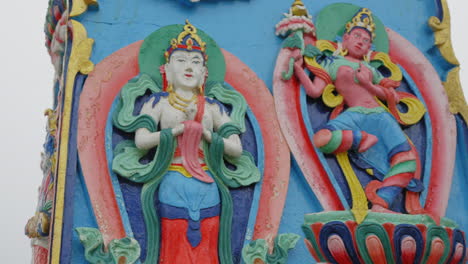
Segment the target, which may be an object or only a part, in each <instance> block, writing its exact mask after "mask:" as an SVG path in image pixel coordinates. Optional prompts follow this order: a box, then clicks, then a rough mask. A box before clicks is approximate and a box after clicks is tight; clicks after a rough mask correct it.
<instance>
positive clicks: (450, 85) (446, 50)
mask: <svg viewBox="0 0 468 264" xmlns="http://www.w3.org/2000/svg"><path fill="white" fill-rule="evenodd" d="M441 4H442V12H443V18H442V21H440V19H439V18H437V17H431V18H430V19H429V22H428V23H429V26H430V27H431V28H432V30H433V31H434V39H435V41H434V45H436V46H437V47H438V48H439V50H440V53H441V54H442V57H444V59H445V60H446V61H447V62H449V63H450V64H453V65H455V66H457V67H455V68H454V69H452V70H451V71H450V72H449V73H448V74H447V80H446V81H445V82H444V83H443V85H444V88H445V91H446V92H447V96H448V99H449V105H450V112H451V113H452V114H460V115H461V116H462V117H463V119H464V120H465V122H468V105H467V103H466V100H465V96H464V94H463V90H462V87H461V83H460V67H458V66H460V62H459V61H458V59H457V57H456V56H455V52H454V50H453V46H452V39H451V38H450V36H451V24H450V11H449V8H448V4H447V1H446V0H441Z"/></svg>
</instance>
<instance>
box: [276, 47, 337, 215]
mask: <svg viewBox="0 0 468 264" xmlns="http://www.w3.org/2000/svg"><path fill="white" fill-rule="evenodd" d="M290 54H291V51H290V50H288V49H282V50H281V51H280V53H279V55H278V59H277V60H276V67H275V72H274V75H273V93H274V95H275V106H276V113H277V115H278V120H279V122H280V125H281V129H282V131H283V135H284V137H285V138H286V141H287V142H288V145H289V148H290V149H291V152H292V153H293V155H294V158H295V159H296V161H297V164H298V165H299V167H300V168H301V171H302V173H303V174H304V177H305V179H306V181H307V183H308V184H309V186H310V187H311V188H312V191H313V192H314V194H315V196H316V197H317V199H318V200H319V202H320V204H321V205H322V207H323V209H324V210H325V211H339V210H344V207H343V204H342V203H341V201H340V198H339V197H338V194H337V193H336V191H335V187H333V184H332V183H331V181H330V179H329V177H328V174H327V172H326V171H325V169H324V167H323V166H322V164H321V162H320V159H319V157H318V155H317V153H316V151H315V149H314V146H313V145H312V142H311V141H310V139H309V134H308V133H307V129H306V127H305V125H304V117H303V116H302V112H301V102H300V94H299V92H300V84H299V82H298V81H297V80H296V78H294V77H293V78H291V79H290V80H289V81H283V79H282V78H281V74H282V72H283V71H285V70H286V69H287V68H288V62H289V58H290Z"/></svg>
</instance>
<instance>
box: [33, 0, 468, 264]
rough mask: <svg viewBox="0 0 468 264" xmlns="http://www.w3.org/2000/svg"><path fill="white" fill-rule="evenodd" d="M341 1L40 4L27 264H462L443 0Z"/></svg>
mask: <svg viewBox="0 0 468 264" xmlns="http://www.w3.org/2000/svg"><path fill="white" fill-rule="evenodd" d="M344 2H346V3H333V4H330V3H329V1H327V0H307V1H304V3H303V2H302V1H301V0H295V1H294V3H293V4H292V6H291V7H290V9H289V12H288V13H287V14H285V16H284V17H283V18H282V19H281V21H280V22H279V23H278V24H277V25H276V28H274V27H273V26H272V25H273V24H274V23H276V22H277V21H278V18H279V16H280V13H281V12H282V11H284V10H285V8H287V6H285V3H284V1H267V0H250V1H229V0H225V1H222V0H218V1H208V0H200V1H197V0H171V1H157V0H141V1H132V0H121V1H119V3H118V4H115V3H114V2H113V1H101V2H99V3H98V1H96V0H69V1H64V0H50V1H49V10H48V14H47V23H46V40H47V45H46V46H47V48H48V51H49V53H50V55H51V58H52V63H53V66H54V69H55V70H56V76H55V79H54V80H55V83H54V88H53V89H54V105H53V106H52V107H51V109H49V110H47V111H46V115H47V116H48V126H47V132H48V135H47V138H46V144H44V153H43V162H42V164H41V167H42V169H43V174H44V180H43V184H42V186H41V187H40V189H39V202H38V206H37V211H36V212H34V214H33V215H34V216H33V217H32V218H31V219H30V220H29V221H28V223H27V225H26V228H25V232H26V235H27V236H29V237H30V238H31V241H32V245H33V263H35V264H49V263H51V264H55V263H64V264H67V263H73V264H75V263H116V264H117V263H118V264H123V263H136V264H140V263H143V264H157V263H159V264H162V263H170V264H186V263H197V264H198V263H200V264H201V263H203V264H206V263H210V264H211V263H219V264H241V263H245V264H262V263H263V264H286V263H288V264H298V263H314V260H315V261H316V262H320V263H346V264H347V263H418V264H419V263H457V264H458V263H463V261H464V259H466V256H467V250H466V236H465V233H464V232H463V230H467V229H468V218H467V217H468V216H467V214H466V212H467V210H468V202H466V201H467V199H466V198H467V196H466V189H467V188H468V181H467V179H468V165H467V164H468V162H467V161H466V160H467V158H466V157H468V154H467V153H468V148H467V147H466V146H468V143H467V142H468V126H467V123H466V118H467V117H468V115H467V113H468V106H466V102H465V101H464V100H462V99H461V98H463V94H462V93H461V90H460V85H459V80H458V78H457V73H458V69H459V67H458V66H459V65H458V61H457V60H456V58H455V56H454V53H453V50H452V49H451V44H450V39H449V38H448V37H447V36H449V35H450V34H449V32H450V22H449V13H448V9H447V5H446V1H445V0H435V1H418V0H392V1H368V0H344ZM304 4H306V5H307V6H308V7H309V10H308V9H306V7H305V5H304ZM403 6H404V8H405V9H404V12H402V9H401V8H403ZM309 11H310V12H309ZM312 11H313V12H312ZM406 12H408V13H411V14H412V15H411V16H407V15H406ZM250 14H255V15H254V16H253V15H250ZM311 14H314V16H312V15H311ZM184 21H185V23H183V22H184ZM189 21H190V22H189ZM177 23H182V24H177ZM394 29H397V30H398V31H401V32H398V33H397V32H395V31H394ZM431 29H432V30H434V32H432V31H431ZM274 30H276V35H279V36H281V37H283V38H284V41H283V42H282V43H280V39H279V38H278V37H277V36H276V35H275V34H273V31H274ZM400 33H401V35H400ZM403 36H404V37H403ZM215 40H216V41H215ZM278 50H279V54H278ZM276 54H278V56H276ZM275 61H276V64H275ZM291 154H292V155H291Z"/></svg>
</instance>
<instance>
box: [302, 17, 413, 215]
mask: <svg viewBox="0 0 468 264" xmlns="http://www.w3.org/2000/svg"><path fill="white" fill-rule="evenodd" d="M375 28H376V26H375V24H374V21H373V18H372V14H371V11H370V10H369V9H367V8H361V9H360V10H359V11H358V12H357V14H356V15H355V16H354V17H353V18H352V20H351V21H350V22H348V23H347V24H346V29H345V33H344V35H343V38H342V43H338V45H337V47H336V51H335V52H334V53H333V54H320V55H318V56H317V57H315V58H314V61H313V63H309V62H310V61H311V60H309V61H308V58H306V67H307V68H308V69H309V70H310V71H311V72H312V73H313V74H314V75H315V77H314V78H313V79H312V80H311V78H309V76H308V75H307V74H306V73H305V72H304V70H303V69H302V68H303V57H302V56H301V55H300V53H299V50H296V51H295V52H296V54H295V57H296V62H295V65H294V69H295V71H294V72H295V74H296V76H297V77H298V79H299V80H300V81H301V83H302V85H303V86H304V88H305V91H306V93H307V95H308V96H310V97H313V98H317V97H319V96H321V95H322V94H323V93H324V91H325V90H326V89H328V88H329V86H331V87H333V86H334V88H335V89H336V92H337V93H338V94H339V96H341V97H342V99H343V102H342V104H341V105H339V106H338V107H337V108H335V110H334V111H333V112H332V115H331V120H330V121H329V122H328V123H327V124H326V126H325V127H323V128H321V129H320V130H319V131H317V132H316V133H315V134H314V136H313V142H314V145H315V146H316V147H318V148H319V149H320V150H321V151H322V152H324V153H333V154H338V153H343V152H346V151H350V152H353V153H354V154H356V156H357V157H358V158H357V159H354V161H355V164H356V165H358V166H359V167H361V168H363V169H366V170H368V171H372V173H371V174H372V175H373V176H374V177H375V178H376V180H373V181H371V182H370V183H369V184H368V185H367V186H366V196H367V199H368V200H369V201H370V202H371V203H372V205H373V207H372V209H373V210H374V211H379V212H389V210H388V209H389V208H391V206H392V204H393V203H394V202H395V200H396V197H397V196H398V195H399V194H400V193H402V191H403V190H404V189H406V190H407V191H410V192H413V193H414V194H416V193H418V192H420V191H421V190H422V184H421V181H420V180H419V175H418V174H419V160H418V154H417V152H416V150H415V148H414V146H413V144H412V143H411V142H410V140H409V139H408V138H407V137H406V135H405V134H404V132H403V131H402V129H401V127H400V126H399V124H398V121H397V120H396V118H395V117H394V116H393V115H392V113H389V112H388V111H387V109H386V108H385V107H384V106H383V105H382V103H381V102H379V99H380V100H382V101H386V102H387V104H388V105H389V108H391V107H390V105H393V106H394V105H395V104H396V103H398V102H399V101H400V99H401V98H400V96H399V93H397V92H396V91H395V88H396V87H398V85H399V82H396V81H392V80H390V79H388V78H384V76H383V75H382V74H381V73H380V72H379V71H378V70H377V69H376V68H375V67H373V66H372V65H371V64H370V57H371V54H372V50H371V47H372V42H373V40H374V38H375ZM309 59H310V58H309ZM345 105H346V106H347V107H348V108H345V107H344V106H345ZM406 210H407V211H408V212H409V213H412V214H415V213H422V209H421V207H420V205H419V203H412V204H409V203H406Z"/></svg>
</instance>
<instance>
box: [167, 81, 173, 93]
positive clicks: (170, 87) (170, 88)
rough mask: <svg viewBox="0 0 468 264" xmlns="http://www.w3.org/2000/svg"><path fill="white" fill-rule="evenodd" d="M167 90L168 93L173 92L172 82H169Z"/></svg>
mask: <svg viewBox="0 0 468 264" xmlns="http://www.w3.org/2000/svg"><path fill="white" fill-rule="evenodd" d="M166 90H167V92H168V93H172V90H173V89H172V83H168V84H167V89H166Z"/></svg>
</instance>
